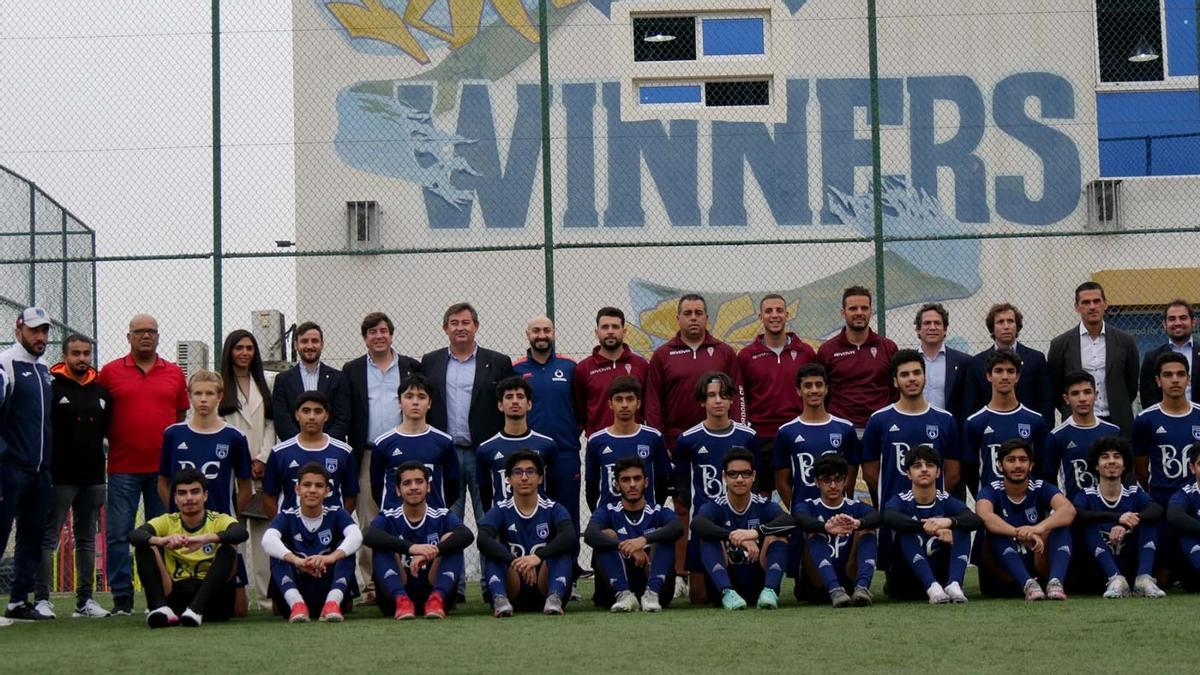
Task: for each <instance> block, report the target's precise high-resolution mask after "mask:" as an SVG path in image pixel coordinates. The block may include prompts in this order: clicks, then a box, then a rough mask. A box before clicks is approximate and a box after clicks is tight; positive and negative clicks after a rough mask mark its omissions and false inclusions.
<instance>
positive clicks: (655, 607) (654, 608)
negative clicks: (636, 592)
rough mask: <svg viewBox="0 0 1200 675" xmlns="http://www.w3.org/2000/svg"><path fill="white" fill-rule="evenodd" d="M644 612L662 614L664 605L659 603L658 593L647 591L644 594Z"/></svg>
mask: <svg viewBox="0 0 1200 675" xmlns="http://www.w3.org/2000/svg"><path fill="white" fill-rule="evenodd" d="M642 611H643V612H661V611H662V603H660V602H659V601H658V593H655V592H654V591H646V592H645V593H642Z"/></svg>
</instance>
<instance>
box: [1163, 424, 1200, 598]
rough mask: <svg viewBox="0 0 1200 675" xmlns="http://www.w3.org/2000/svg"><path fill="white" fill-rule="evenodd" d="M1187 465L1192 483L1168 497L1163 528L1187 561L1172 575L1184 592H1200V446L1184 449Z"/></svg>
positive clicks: (1195, 445)
mask: <svg viewBox="0 0 1200 675" xmlns="http://www.w3.org/2000/svg"><path fill="white" fill-rule="evenodd" d="M1187 462H1188V470H1189V471H1190V472H1191V474H1192V480H1191V481H1190V482H1189V483H1188V484H1187V485H1184V486H1183V487H1182V488H1180V489H1179V491H1178V492H1176V493H1175V494H1174V495H1172V496H1171V501H1170V503H1169V504H1168V505H1167V528H1168V531H1169V532H1170V534H1171V536H1172V537H1173V538H1174V539H1175V540H1176V541H1177V542H1178V544H1179V549H1178V550H1179V551H1180V553H1182V555H1183V557H1184V558H1185V559H1186V560H1187V565H1186V567H1187V569H1186V570H1185V569H1176V570H1175V573H1176V576H1178V577H1179V578H1180V580H1181V581H1182V582H1183V587H1184V588H1185V589H1187V590H1189V591H1196V590H1200V443H1193V444H1191V445H1189V446H1188V448H1187Z"/></svg>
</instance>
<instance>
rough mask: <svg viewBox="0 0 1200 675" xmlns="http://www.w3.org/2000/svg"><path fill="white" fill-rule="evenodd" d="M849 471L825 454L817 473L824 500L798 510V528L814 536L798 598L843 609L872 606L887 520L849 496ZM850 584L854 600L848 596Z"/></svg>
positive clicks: (842, 461) (809, 502)
mask: <svg viewBox="0 0 1200 675" xmlns="http://www.w3.org/2000/svg"><path fill="white" fill-rule="evenodd" d="M849 468H850V465H849V464H848V463H847V462H846V459H845V458H844V457H842V456H841V455H837V454H828V455H822V456H821V457H820V458H819V459H817V461H816V464H815V465H814V466H813V470H812V472H813V476H815V477H816V479H817V486H818V487H819V489H820V491H821V496H820V497H817V498H815V499H809V500H806V501H804V502H801V503H800V504H798V505H797V506H796V507H795V508H793V509H792V517H794V518H795V519H796V524H797V525H798V526H799V527H800V529H802V530H803V531H804V532H805V533H807V535H808V545H807V546H806V547H805V549H804V574H803V575H800V576H799V577H797V579H796V587H797V590H796V597H797V598H804V599H806V600H809V601H811V602H830V603H832V604H833V606H834V607H836V608H839V609H840V608H842V607H849V606H851V605H853V606H855V607H870V606H871V602H872V597H871V579H872V578H873V577H874V576H875V557H876V551H877V550H878V539H877V537H876V530H877V528H878V527H879V523H880V520H881V519H880V515H879V512H878V511H876V510H875V509H873V508H871V507H870V506H868V505H867V504H864V503H863V502H860V501H856V500H854V499H851V498H849V497H847V496H846V473H847V471H848V470H849ZM850 584H854V586H853V588H854V593H853V595H851V594H849V593H847V592H846V587H848V586H850Z"/></svg>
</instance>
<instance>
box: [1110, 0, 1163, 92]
mask: <svg viewBox="0 0 1200 675" xmlns="http://www.w3.org/2000/svg"><path fill="white" fill-rule="evenodd" d="M1162 35H1163V30H1162V16H1161V13H1160V8H1159V0H1096V42H1097V48H1098V50H1099V61H1100V81H1101V82H1159V81H1162V79H1163V60H1164V58H1163V57H1164V54H1163V37H1162Z"/></svg>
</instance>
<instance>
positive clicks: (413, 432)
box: [371, 375, 463, 509]
mask: <svg viewBox="0 0 1200 675" xmlns="http://www.w3.org/2000/svg"><path fill="white" fill-rule="evenodd" d="M399 391H400V424H398V425H396V426H395V427H394V428H392V429H388V430H387V431H386V432H384V433H383V434H381V435H380V436H378V437H376V438H375V440H374V441H373V442H372V443H371V494H372V495H373V496H374V498H375V500H376V501H377V502H378V503H379V508H380V509H388V508H396V507H398V506H400V498H399V495H398V494H397V492H396V486H395V485H394V484H393V483H392V481H393V480H394V479H395V477H396V468H397V467H398V466H400V465H401V464H403V463H405V462H408V461H417V462H420V463H421V464H422V465H423V466H425V467H427V468H428V469H429V500H430V502H431V503H432V504H433V505H434V506H435V507H437V508H448V507H449V506H450V504H451V503H453V502H454V500H455V499H457V498H458V486H459V485H460V484H461V483H462V480H463V478H462V470H461V469H460V467H459V464H458V453H457V452H455V450H454V442H453V441H451V440H450V435H449V434H447V433H445V432H444V431H441V430H440V429H436V428H434V427H433V426H432V425H430V424H429V422H428V421H427V417H428V414H429V409H430V408H431V407H432V406H433V394H434V392H433V385H432V384H430V382H429V378H427V377H425V376H424V375H413V376H412V377H409V378H408V379H406V380H404V381H403V382H401V383H400V387H399Z"/></svg>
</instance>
